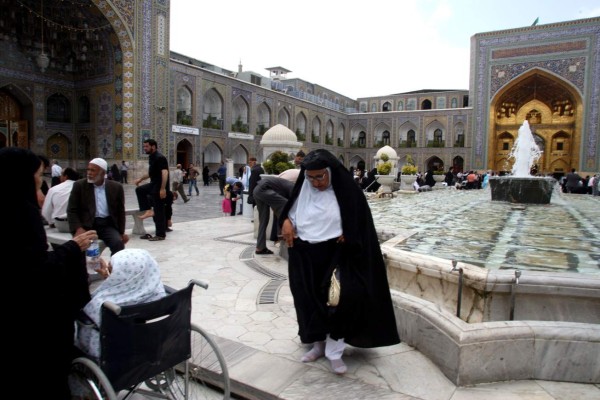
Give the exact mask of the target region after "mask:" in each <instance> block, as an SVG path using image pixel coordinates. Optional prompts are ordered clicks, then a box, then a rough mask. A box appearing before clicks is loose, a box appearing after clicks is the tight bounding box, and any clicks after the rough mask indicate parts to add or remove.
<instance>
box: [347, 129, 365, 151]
mask: <svg viewBox="0 0 600 400" xmlns="http://www.w3.org/2000/svg"><path fill="white" fill-rule="evenodd" d="M364 131H365V127H364V126H362V125H361V124H356V125H354V126H352V128H351V129H350V146H351V147H358V145H359V140H358V139H359V136H360V132H363V133H364Z"/></svg>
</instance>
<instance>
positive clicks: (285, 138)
mask: <svg viewBox="0 0 600 400" xmlns="http://www.w3.org/2000/svg"><path fill="white" fill-rule="evenodd" d="M297 141H298V138H297V137H296V134H295V133H294V132H293V131H292V130H291V129H290V128H288V127H287V126H285V125H281V124H277V125H275V126H274V127H272V128H270V129H269V130H268V131H266V132H265V133H264V134H263V136H262V139H261V143H262V142H269V143H273V142H297Z"/></svg>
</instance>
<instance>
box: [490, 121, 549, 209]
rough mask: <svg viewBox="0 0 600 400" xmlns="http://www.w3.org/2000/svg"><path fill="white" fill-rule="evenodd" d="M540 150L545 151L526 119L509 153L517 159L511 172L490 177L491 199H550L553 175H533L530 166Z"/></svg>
mask: <svg viewBox="0 0 600 400" xmlns="http://www.w3.org/2000/svg"><path fill="white" fill-rule="evenodd" d="M541 154H542V151H541V150H540V148H539V147H538V145H537V144H536V143H535V139H534V138H533V135H532V133H531V129H530V128H529V122H527V121H524V122H523V125H521V127H520V128H519V134H518V135H517V140H516V141H515V144H514V146H513V148H512V150H511V152H510V154H509V157H508V158H509V159H511V158H513V159H514V160H515V161H514V164H513V166H512V171H511V173H512V174H511V175H510V176H494V177H491V178H490V187H491V192H492V200H494V201H508V202H511V203H528V204H548V203H550V199H551V197H552V191H553V188H554V186H555V185H556V180H555V179H554V178H552V177H536V176H532V175H531V168H532V167H533V166H534V164H535V162H536V161H537V160H538V159H539V158H540V156H541Z"/></svg>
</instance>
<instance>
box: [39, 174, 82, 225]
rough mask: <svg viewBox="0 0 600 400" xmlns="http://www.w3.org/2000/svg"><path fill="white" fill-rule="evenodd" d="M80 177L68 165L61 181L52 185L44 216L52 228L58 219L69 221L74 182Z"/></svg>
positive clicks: (43, 207)
mask: <svg viewBox="0 0 600 400" xmlns="http://www.w3.org/2000/svg"><path fill="white" fill-rule="evenodd" d="M78 179H79V174H78V173H77V171H75V170H74V169H73V168H71V167H66V168H64V169H63V170H62V173H61V175H60V180H61V183H59V184H58V185H55V186H52V187H51V188H50V189H49V190H48V194H47V195H46V198H45V199H44V205H43V206H42V216H43V217H44V218H45V219H46V221H48V224H49V225H50V227H51V228H53V227H54V225H55V222H56V220H58V221H64V222H66V221H67V205H68V204H69V196H70V195H71V190H72V189H73V184H74V183H75V181H76V180H78Z"/></svg>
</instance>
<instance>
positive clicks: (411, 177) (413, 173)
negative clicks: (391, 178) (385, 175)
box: [400, 154, 418, 190]
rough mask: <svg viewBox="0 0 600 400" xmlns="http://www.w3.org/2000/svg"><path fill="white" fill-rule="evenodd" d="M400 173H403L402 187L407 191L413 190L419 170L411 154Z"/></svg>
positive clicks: (401, 178)
mask: <svg viewBox="0 0 600 400" xmlns="http://www.w3.org/2000/svg"><path fill="white" fill-rule="evenodd" d="M400 171H401V172H402V176H401V177H400V186H401V187H402V188H403V189H405V190H412V185H413V183H414V182H415V180H416V179H417V171H418V170H417V166H416V165H415V163H414V161H413V159H412V157H411V156H410V154H409V155H407V156H406V164H404V165H403V166H402V168H401V169H400Z"/></svg>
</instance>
